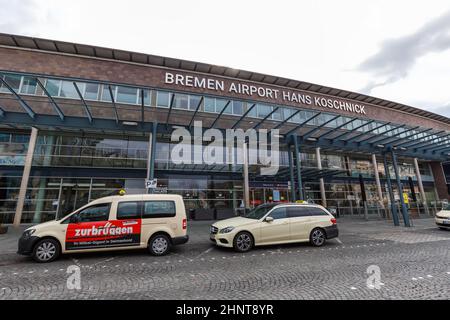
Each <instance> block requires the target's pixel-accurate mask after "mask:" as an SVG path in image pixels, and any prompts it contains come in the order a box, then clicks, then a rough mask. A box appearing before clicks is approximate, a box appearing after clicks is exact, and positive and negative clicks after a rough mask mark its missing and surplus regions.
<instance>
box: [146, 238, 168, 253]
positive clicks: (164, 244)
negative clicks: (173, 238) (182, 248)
mask: <svg viewBox="0 0 450 320" xmlns="http://www.w3.org/2000/svg"><path fill="white" fill-rule="evenodd" d="M148 250H149V251H150V253H151V254H152V255H154V256H163V255H165V254H167V253H168V252H169V250H170V239H169V237H168V236H166V235H165V234H157V235H154V236H153V237H152V238H151V239H150V241H149V242H148Z"/></svg>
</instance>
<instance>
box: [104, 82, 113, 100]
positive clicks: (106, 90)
mask: <svg viewBox="0 0 450 320" xmlns="http://www.w3.org/2000/svg"><path fill="white" fill-rule="evenodd" d="M102 87H103V90H102V101H107V102H111V93H110V91H109V86H107V85H103V86H102ZM111 90H112V94H113V97H114V101H115V100H116V86H111Z"/></svg>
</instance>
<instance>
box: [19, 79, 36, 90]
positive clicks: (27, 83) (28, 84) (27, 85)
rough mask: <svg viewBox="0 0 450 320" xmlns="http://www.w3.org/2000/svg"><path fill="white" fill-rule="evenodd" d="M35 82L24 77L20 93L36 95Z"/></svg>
mask: <svg viewBox="0 0 450 320" xmlns="http://www.w3.org/2000/svg"><path fill="white" fill-rule="evenodd" d="M36 88H37V81H36V79H35V78H31V77H24V78H23V82H22V87H21V88H20V93H24V94H36Z"/></svg>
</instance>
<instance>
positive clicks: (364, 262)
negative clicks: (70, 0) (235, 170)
mask: <svg viewBox="0 0 450 320" xmlns="http://www.w3.org/2000/svg"><path fill="white" fill-rule="evenodd" d="M209 224H210V223H209V222H195V223H191V224H190V226H189V233H190V237H191V239H190V241H189V243H188V244H186V245H183V246H178V247H176V248H174V250H173V251H172V253H171V254H169V255H167V256H165V257H153V256H150V255H148V254H147V253H146V251H132V252H130V251H127V252H113V253H101V254H83V255H82V254H78V255H67V256H64V257H62V258H61V259H60V260H58V261H55V262H53V263H49V264H37V263H34V262H33V261H32V260H30V259H29V258H26V257H22V256H18V255H16V254H15V253H14V252H15V250H16V247H15V246H16V241H17V237H18V236H19V232H15V233H14V232H10V233H8V234H7V235H0V299H448V298H449V297H450V255H449V252H450V250H449V246H450V231H443V230H439V229H438V228H436V227H435V226H434V224H433V220H432V219H423V220H416V221H415V227H413V228H409V229H406V228H403V227H397V228H395V227H393V226H392V225H391V224H390V223H389V222H385V221H369V222H363V221H353V220H345V219H340V220H339V222H338V225H339V228H340V236H339V238H338V239H333V240H330V241H328V242H327V244H326V245H325V246H324V247H322V248H313V247H310V246H309V245H308V244H296V245H286V246H270V247H261V248H257V249H255V250H253V251H251V252H250V253H247V254H238V253H235V252H234V251H231V250H226V249H220V248H216V247H214V246H212V245H211V243H210V242H209V239H208V230H209ZM71 265H77V266H79V267H80V270H81V289H68V288H67V279H68V277H69V276H70V274H69V273H67V268H68V267H69V266H71ZM371 265H377V266H378V267H379V268H380V271H381V283H380V289H370V288H368V286H367V284H366V281H367V279H368V277H369V276H370V274H368V273H367V268H368V267H369V266H371Z"/></svg>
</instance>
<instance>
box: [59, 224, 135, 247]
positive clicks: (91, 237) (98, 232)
mask: <svg viewBox="0 0 450 320" xmlns="http://www.w3.org/2000/svg"><path fill="white" fill-rule="evenodd" d="M140 238H141V220H140V219H136V220H126V221H121V220H113V221H101V222H83V223H70V224H69V225H68V227H67V233H66V249H67V250H75V249H89V248H102V247H114V246H127V245H130V246H132V245H139V244H140Z"/></svg>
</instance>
